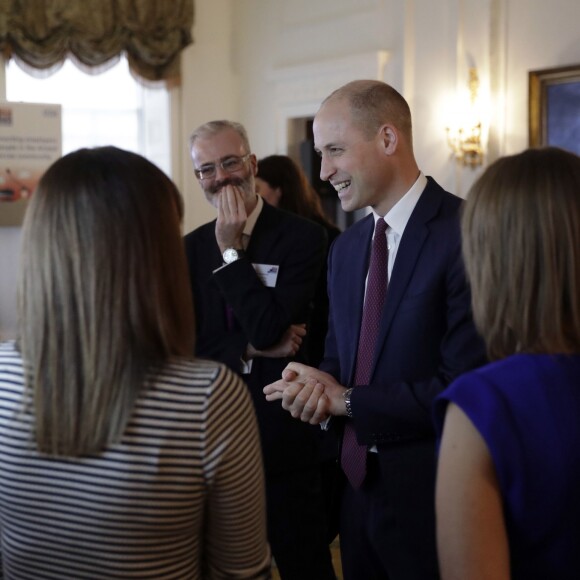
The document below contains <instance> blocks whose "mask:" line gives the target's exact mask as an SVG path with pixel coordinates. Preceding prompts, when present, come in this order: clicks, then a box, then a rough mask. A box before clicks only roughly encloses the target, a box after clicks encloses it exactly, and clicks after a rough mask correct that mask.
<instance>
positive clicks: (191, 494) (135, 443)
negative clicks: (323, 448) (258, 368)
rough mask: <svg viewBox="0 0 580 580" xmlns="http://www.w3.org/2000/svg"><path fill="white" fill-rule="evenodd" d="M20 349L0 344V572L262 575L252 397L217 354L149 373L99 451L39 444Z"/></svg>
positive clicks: (264, 562) (35, 575)
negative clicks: (79, 453)
mask: <svg viewBox="0 0 580 580" xmlns="http://www.w3.org/2000/svg"><path fill="white" fill-rule="evenodd" d="M24 402H25V401H24V395H23V372H22V359H21V357H20V354H19V353H18V351H17V350H16V348H15V346H14V343H12V342H7V343H1V344H0V534H1V545H2V548H1V558H2V568H3V571H4V578H8V579H20V578H22V579H24V578H25V579H35V580H38V579H41V578H54V579H59V580H62V579H64V578H75V579H81V578H107V579H108V578H140V579H146V578H155V579H171V578H179V579H195V578H268V577H269V564H270V555H269V548H268V545H267V540H266V524H265V507H264V488H263V473H262V464H261V455H260V445H259V439H258V432H257V427H256V421H255V416H254V412H253V407H252V403H251V401H250V398H249V395H248V393H247V389H246V388H245V386H244V384H243V383H242V381H241V380H240V379H239V378H238V377H237V376H236V375H235V374H233V373H232V372H230V371H229V370H227V368H226V367H224V366H223V365H220V364H217V363H213V362H209V361H201V360H196V361H186V360H177V361H173V362H172V363H171V364H168V365H167V366H166V367H165V368H164V370H163V371H162V372H161V373H159V374H157V375H156V376H155V377H153V376H151V377H149V378H148V379H147V381H146V384H145V385H144V388H143V392H142V394H141V395H140V397H139V399H138V400H137V404H136V407H135V410H134V412H133V415H132V418H131V419H130V421H129V424H128V426H127V429H126V431H125V433H124V435H123V437H122V438H121V440H120V441H119V442H118V443H116V444H113V445H110V446H109V447H107V448H106V449H105V450H104V451H103V452H102V453H100V454H98V455H90V456H84V457H80V458H65V459H62V458H54V457H49V456H46V455H42V456H41V455H39V453H38V452H37V451H36V445H35V442H34V441H33V437H32V432H33V426H34V420H33V417H32V416H31V415H30V414H26V413H24V412H23V407H24V405H23V403H24Z"/></svg>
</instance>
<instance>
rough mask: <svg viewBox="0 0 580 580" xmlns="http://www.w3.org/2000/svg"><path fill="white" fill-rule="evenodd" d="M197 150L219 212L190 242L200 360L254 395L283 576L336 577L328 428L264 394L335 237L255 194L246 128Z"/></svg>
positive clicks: (300, 329)
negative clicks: (323, 469) (324, 440)
mask: <svg viewBox="0 0 580 580" xmlns="http://www.w3.org/2000/svg"><path fill="white" fill-rule="evenodd" d="M190 146H191V156H192V160H193V165H194V170H195V174H196V176H197V178H198V180H199V183H200V185H201V188H202V189H203V192H204V194H205V196H206V198H207V199H208V201H209V202H210V203H211V204H212V205H213V206H214V207H215V208H216V209H217V219H216V220H214V221H212V222H210V223H207V224H205V225H203V226H201V227H199V228H197V229H196V230H194V231H193V232H191V233H189V234H188V235H187V236H185V248H186V253H187V259H188V265H189V270H190V277H191V286H192V292H193V299H194V304H195V314H196V327H197V338H196V354H197V355H198V356H200V357H207V358H211V359H214V360H218V361H221V362H223V363H225V364H227V365H228V366H229V367H230V368H232V369H233V370H234V371H236V372H238V373H239V374H240V375H242V377H243V378H244V380H245V382H246V384H247V386H248V388H249V390H250V394H251V396H252V399H253V401H254V406H255V409H256V415H257V419H258V425H259V428H260V436H261V443H262V452H263V457H264V467H265V478H266V501H267V515H268V540H269V542H270V545H271V548H272V553H273V556H274V559H275V561H276V564H277V567H278V570H279V572H280V575H281V577H282V578H283V579H288V580H293V579H295V580H303V579H312V580H326V579H333V578H335V575H334V571H333V568H332V562H331V557H330V550H329V548H328V543H327V541H326V514H325V505H324V496H323V495H322V488H321V474H320V458H319V456H318V451H317V449H318V448H317V438H318V434H319V429H318V428H317V427H313V426H311V425H308V424H305V423H299V422H297V421H294V420H293V419H292V417H290V415H288V413H286V412H285V411H284V410H283V409H282V408H281V407H280V406H275V405H270V404H269V403H267V402H266V401H265V399H264V396H263V393H262V389H263V387H264V385H266V384H268V383H270V382H272V381H274V380H275V379H276V378H278V377H279V376H280V373H281V372H282V370H283V369H284V367H285V366H286V365H287V364H288V363H289V362H290V361H291V360H293V359H296V360H301V358H300V356H301V352H302V351H301V350H300V346H301V343H302V339H303V337H304V335H305V329H304V326H305V323H307V320H308V315H309V307H310V303H311V300H312V298H313V296H314V292H315V289H316V286H317V281H318V277H319V275H320V273H321V270H322V265H323V260H324V255H325V252H326V233H325V231H324V230H323V228H322V227H320V226H319V225H317V224H315V223H313V222H311V221H308V220H305V219H303V218H300V217H298V216H295V215H294V214H291V213H289V212H285V211H282V210H279V209H276V208H274V207H272V206H270V205H268V204H267V203H265V202H264V201H263V200H262V198H260V197H259V196H258V195H257V194H256V186H255V182H254V177H255V175H256V172H257V160H256V156H255V155H254V154H252V152H251V150H250V144H249V141H248V137H247V134H246V131H245V129H244V127H243V126H242V125H240V124H239V123H234V122H231V121H211V122H209V123H206V124H204V125H202V126H201V127H199V128H197V129H196V130H195V131H194V132H193V134H192V136H191V140H190ZM302 350H304V349H302ZM295 355H296V356H295ZM223 421H224V429H227V417H224V418H223ZM243 460H244V459H243V457H240V458H239V461H243ZM243 493H244V492H243V490H240V501H244V497H243Z"/></svg>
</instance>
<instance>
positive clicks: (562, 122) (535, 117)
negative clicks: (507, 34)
mask: <svg viewBox="0 0 580 580" xmlns="http://www.w3.org/2000/svg"><path fill="white" fill-rule="evenodd" d="M528 80H529V83H528V86H529V145H530V147H541V146H546V145H551V146H556V147H562V148H564V149H568V150H569V151H572V152H574V153H576V154H577V155H580V64H577V65H569V66H563V67H556V68H548V69H542V70H534V71H530V72H529V79H528Z"/></svg>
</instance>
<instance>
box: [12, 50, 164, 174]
mask: <svg viewBox="0 0 580 580" xmlns="http://www.w3.org/2000/svg"><path fill="white" fill-rule="evenodd" d="M6 98H7V100H8V101H23V102H29V103H58V104H61V105H62V147H63V151H62V152H63V154H66V153H69V152H71V151H74V150H75V149H79V148H80V147H95V146H99V145H115V146H117V147H120V148H122V149H128V150H130V151H134V152H136V153H140V154H142V155H144V156H145V157H147V158H148V159H149V160H151V161H152V162H153V163H155V164H156V165H157V166H158V167H160V168H161V169H162V170H163V171H165V173H167V175H171V154H170V150H171V140H170V109H169V107H170V105H169V103H170V101H169V93H168V91H167V90H166V89H165V88H164V86H162V85H160V86H159V87H155V88H148V87H144V86H143V85H141V84H140V83H138V82H137V81H136V80H135V79H134V78H133V77H132V76H131V73H130V72H129V66H128V64H127V60H126V59H125V58H122V59H121V60H120V61H119V63H117V64H116V65H115V66H113V67H111V68H110V69H109V70H107V71H106V72H104V73H101V74H98V75H88V74H86V73H84V72H82V71H81V70H79V69H78V68H77V67H76V66H75V65H74V64H73V63H72V62H70V61H68V60H67V61H66V62H65V63H64V65H63V66H62V68H61V69H60V70H59V71H58V72H56V73H54V74H53V75H51V76H49V77H47V78H36V77H32V76H30V75H29V74H27V73H26V72H24V71H23V70H22V69H21V68H20V67H19V66H18V65H17V64H15V63H14V62H13V61H10V62H9V63H8V65H7V66H6Z"/></svg>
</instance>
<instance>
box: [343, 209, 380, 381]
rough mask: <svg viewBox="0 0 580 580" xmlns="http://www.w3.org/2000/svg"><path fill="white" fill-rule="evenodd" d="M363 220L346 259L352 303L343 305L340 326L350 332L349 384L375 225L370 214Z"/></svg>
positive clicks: (352, 373) (353, 366)
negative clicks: (349, 257) (342, 322)
mask: <svg viewBox="0 0 580 580" xmlns="http://www.w3.org/2000/svg"><path fill="white" fill-rule="evenodd" d="M364 220H365V221H364V222H363V223H362V224H361V227H360V228H359V229H358V231H357V232H356V233H357V238H356V239H354V240H353V241H354V243H353V244H352V247H351V248H349V249H351V250H352V252H353V256H354V258H353V259H352V260H349V261H348V263H349V264H352V267H351V268H349V270H350V271H349V272H348V273H347V275H348V278H347V280H348V282H347V283H348V284H349V285H352V288H351V291H350V292H348V293H347V294H346V296H347V300H349V301H350V300H352V303H349V304H345V305H344V313H345V317H346V321H345V322H346V324H345V325H344V326H342V328H343V329H346V330H347V331H348V330H350V331H351V332H352V336H350V337H348V342H347V344H348V345H349V348H347V350H346V353H347V356H346V357H345V358H346V360H347V367H346V368H347V369H348V371H347V376H348V378H349V384H350V382H351V381H352V380H353V378H354V370H355V364H356V354H357V349H358V339H359V334H360V327H361V323H362V311H363V304H364V294H365V283H366V277H367V273H368V269H369V260H370V247H371V238H372V236H373V231H374V225H375V222H374V219H373V216H372V214H371V215H369V216H367V217H366V218H364Z"/></svg>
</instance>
